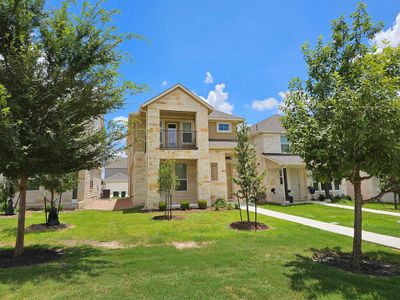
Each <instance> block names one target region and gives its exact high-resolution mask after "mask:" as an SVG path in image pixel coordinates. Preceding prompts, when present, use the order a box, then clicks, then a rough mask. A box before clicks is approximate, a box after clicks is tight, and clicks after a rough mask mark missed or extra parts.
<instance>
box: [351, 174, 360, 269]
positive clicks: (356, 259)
mask: <svg viewBox="0 0 400 300" xmlns="http://www.w3.org/2000/svg"><path fill="white" fill-rule="evenodd" d="M354 198H355V200H354V237H353V268H354V269H355V270H359V269H360V260H361V256H362V252H361V243H362V194H361V179H360V176H359V171H357V174H356V178H355V180H354Z"/></svg>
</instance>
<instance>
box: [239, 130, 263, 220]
mask: <svg viewBox="0 0 400 300" xmlns="http://www.w3.org/2000/svg"><path fill="white" fill-rule="evenodd" d="M249 129H250V127H249V126H248V125H247V124H246V123H244V124H241V125H240V126H238V129H237V140H238V142H237V146H236V148H235V156H236V162H235V169H236V171H237V176H235V177H233V182H234V183H235V184H237V185H238V189H237V192H236V197H237V199H238V206H239V212H240V221H241V222H243V217H242V211H241V209H240V199H244V200H245V202H246V216H247V222H250V212H249V204H250V202H254V204H255V206H256V207H255V209H256V210H255V212H256V214H255V218H256V219H255V222H256V224H257V202H258V197H259V195H260V194H261V193H263V192H264V187H263V186H262V181H263V178H264V174H261V175H260V174H259V173H258V169H257V159H256V150H255V149H254V147H253V146H252V145H251V144H250V143H249Z"/></svg>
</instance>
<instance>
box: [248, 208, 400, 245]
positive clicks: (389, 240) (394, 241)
mask: <svg viewBox="0 0 400 300" xmlns="http://www.w3.org/2000/svg"><path fill="white" fill-rule="evenodd" d="M241 208H242V209H246V207H245V206H241ZM249 209H250V211H252V212H254V207H253V206H251V207H250V208H249ZM257 212H258V213H259V214H261V215H264V216H268V217H273V218H278V219H281V220H285V221H289V222H294V223H298V224H302V225H305V226H309V227H314V228H318V229H321V230H325V231H329V232H333V233H337V234H341V235H346V236H349V237H353V228H351V227H346V226H341V225H335V224H331V223H326V222H321V221H315V220H312V219H308V218H303V217H297V216H293V215H289V214H284V213H280V212H276V211H273V210H269V209H265V208H257ZM362 239H363V241H367V242H371V243H375V244H379V245H383V246H387V247H391V248H396V249H400V238H396V237H392V236H389V235H383V234H378V233H373V232H369V231H364V230H363V231H362Z"/></svg>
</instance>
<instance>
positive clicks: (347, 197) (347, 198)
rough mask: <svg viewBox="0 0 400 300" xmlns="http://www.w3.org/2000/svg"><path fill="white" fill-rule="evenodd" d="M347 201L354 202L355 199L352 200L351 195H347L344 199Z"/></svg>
mask: <svg viewBox="0 0 400 300" xmlns="http://www.w3.org/2000/svg"><path fill="white" fill-rule="evenodd" d="M344 198H345V199H346V200H349V201H352V200H353V199H351V197H350V196H349V195H347V196H346V197H344Z"/></svg>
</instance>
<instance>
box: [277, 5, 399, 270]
mask: <svg viewBox="0 0 400 300" xmlns="http://www.w3.org/2000/svg"><path fill="white" fill-rule="evenodd" d="M351 19H352V22H351V23H347V22H346V21H345V19H344V17H340V18H339V19H337V20H335V21H333V23H332V40H331V41H330V42H328V43H326V44H324V43H323V41H322V38H320V39H319V40H318V43H317V45H316V46H315V48H314V49H311V48H310V46H309V45H308V44H306V45H305V46H304V47H303V52H304V58H305V61H306V63H307V65H308V79H307V81H306V82H305V84H303V82H302V81H301V80H300V79H294V80H293V81H292V82H291V83H290V86H289V93H288V95H287V97H286V99H285V103H284V107H283V110H284V113H285V117H284V119H283V124H284V126H285V128H286V129H287V131H288V138H289V140H290V141H291V144H292V149H293V151H294V152H296V153H298V154H299V155H300V156H301V157H302V158H303V159H304V161H305V163H306V165H307V168H308V169H309V170H311V171H313V172H315V173H317V174H319V175H320V176H324V177H325V178H332V179H336V180H340V179H342V178H346V179H347V180H350V182H351V183H352V184H353V185H354V192H355V210H354V215H355V218H354V242H353V265H354V267H355V268H358V267H359V262H360V258H361V230H362V210H361V208H362V204H363V203H365V202H368V201H372V200H374V199H376V197H373V198H372V199H363V197H362V194H361V183H362V181H363V180H365V179H368V178H370V177H371V176H382V175H390V174H393V172H395V170H398V169H399V168H400V159H399V158H400V151H399V150H400V148H399V147H400V126H399V120H400V119H399V118H400V106H399V94H398V91H399V83H400V77H399V68H400V64H399V62H400V60H399V58H400V57H399V54H400V49H399V48H389V47H388V48H385V49H381V50H380V51H377V49H376V47H375V46H371V45H370V44H369V43H368V41H369V40H370V39H372V38H373V37H374V36H375V34H376V33H377V32H378V31H379V30H380V29H381V28H382V26H381V25H380V24H378V25H375V24H373V23H372V22H371V20H370V17H369V16H368V14H367V12H366V10H365V5H364V4H360V5H359V6H358V8H357V10H356V12H354V13H353V14H352V15H351ZM362 171H364V172H366V173H367V174H369V175H368V176H364V175H362V174H363V173H362ZM384 192H386V191H382V193H384ZM379 196H380V195H377V197H379Z"/></svg>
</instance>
